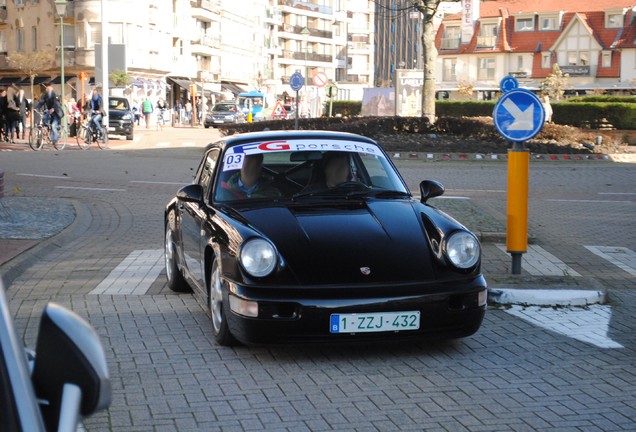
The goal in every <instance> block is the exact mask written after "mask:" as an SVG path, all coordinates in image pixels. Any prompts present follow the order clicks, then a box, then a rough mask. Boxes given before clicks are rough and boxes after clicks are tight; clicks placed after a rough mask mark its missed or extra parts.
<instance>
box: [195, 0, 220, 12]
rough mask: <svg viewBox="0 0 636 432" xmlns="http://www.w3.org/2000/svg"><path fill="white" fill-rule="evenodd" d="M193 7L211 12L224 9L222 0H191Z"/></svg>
mask: <svg viewBox="0 0 636 432" xmlns="http://www.w3.org/2000/svg"><path fill="white" fill-rule="evenodd" d="M190 4H191V5H192V7H193V8H200V9H205V10H207V11H210V12H215V13H220V12H221V10H222V9H223V8H222V7H221V0H196V1H190Z"/></svg>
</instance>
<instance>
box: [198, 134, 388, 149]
mask: <svg viewBox="0 0 636 432" xmlns="http://www.w3.org/2000/svg"><path fill="white" fill-rule="evenodd" d="M318 138H320V139H334V140H335V139H341V140H346V141H358V142H365V143H370V144H375V145H377V146H378V147H381V146H380V145H378V143H377V142H376V141H374V140H372V139H371V138H367V137H365V136H362V135H357V134H353V133H349V132H334V131H298V130H274V131H260V132H246V133H242V134H237V135H229V136H226V137H223V138H221V140H220V141H217V142H214V143H210V144H208V146H207V149H210V148H212V147H217V146H219V145H220V146H221V147H223V148H225V147H233V146H235V145H237V144H242V143H246V142H254V141H261V140H267V141H270V140H292V139H318ZM207 149H206V150H207Z"/></svg>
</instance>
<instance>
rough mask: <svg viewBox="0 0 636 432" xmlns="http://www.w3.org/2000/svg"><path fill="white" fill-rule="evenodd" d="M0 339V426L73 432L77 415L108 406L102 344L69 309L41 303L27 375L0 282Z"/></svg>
mask: <svg viewBox="0 0 636 432" xmlns="http://www.w3.org/2000/svg"><path fill="white" fill-rule="evenodd" d="M0 342H1V345H0V348H1V354H2V356H1V358H0V402H1V403H0V406H2V409H0V411H1V413H0V430H2V431H29V432H30V431H35V432H39V431H45V430H47V431H69V432H70V431H76V430H77V427H78V424H79V422H80V421H81V419H82V418H83V417H88V416H90V415H92V414H94V413H95V412H97V411H99V410H103V409H106V408H107V407H108V406H109V405H110V402H111V385H110V378H109V374H108V367H107V364H106V355H105V352H104V348H103V347H102V345H101V342H100V340H99V337H98V336H97V334H96V333H95V331H94V330H93V328H92V327H91V326H90V324H88V323H87V322H86V321H85V320H84V319H82V318H80V317H79V316H78V315H76V314H75V313H73V312H71V311H69V310H67V309H65V308H63V307H62V306H59V305H56V304H53V303H50V304H49V305H47V306H46V308H45V309H44V312H43V314H42V319H41V321H40V328H39V334H38V339H37V343H36V359H35V366H34V369H33V374H32V378H31V377H30V376H29V375H30V374H29V366H28V365H27V362H26V355H25V350H24V347H23V346H22V344H21V342H20V341H19V339H18V338H17V335H16V332H15V329H14V327H13V320H12V318H11V315H10V312H9V308H8V304H7V299H6V296H5V293H4V288H3V287H2V286H1V283H0ZM36 397H37V399H36Z"/></svg>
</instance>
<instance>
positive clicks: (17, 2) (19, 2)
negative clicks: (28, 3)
mask: <svg viewBox="0 0 636 432" xmlns="http://www.w3.org/2000/svg"><path fill="white" fill-rule="evenodd" d="M15 5H16V7H23V6H24V0H15Z"/></svg>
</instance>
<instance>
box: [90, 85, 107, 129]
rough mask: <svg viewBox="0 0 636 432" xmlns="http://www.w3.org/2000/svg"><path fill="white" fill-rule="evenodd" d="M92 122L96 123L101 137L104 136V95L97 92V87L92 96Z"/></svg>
mask: <svg viewBox="0 0 636 432" xmlns="http://www.w3.org/2000/svg"><path fill="white" fill-rule="evenodd" d="M90 102H91V123H93V124H94V125H95V127H96V128H97V131H98V132H99V136H100V137H104V128H103V127H102V118H103V112H104V109H103V108H104V107H103V99H102V96H101V95H100V94H99V93H97V90H96V89H93V96H92V97H91V101H90Z"/></svg>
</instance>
